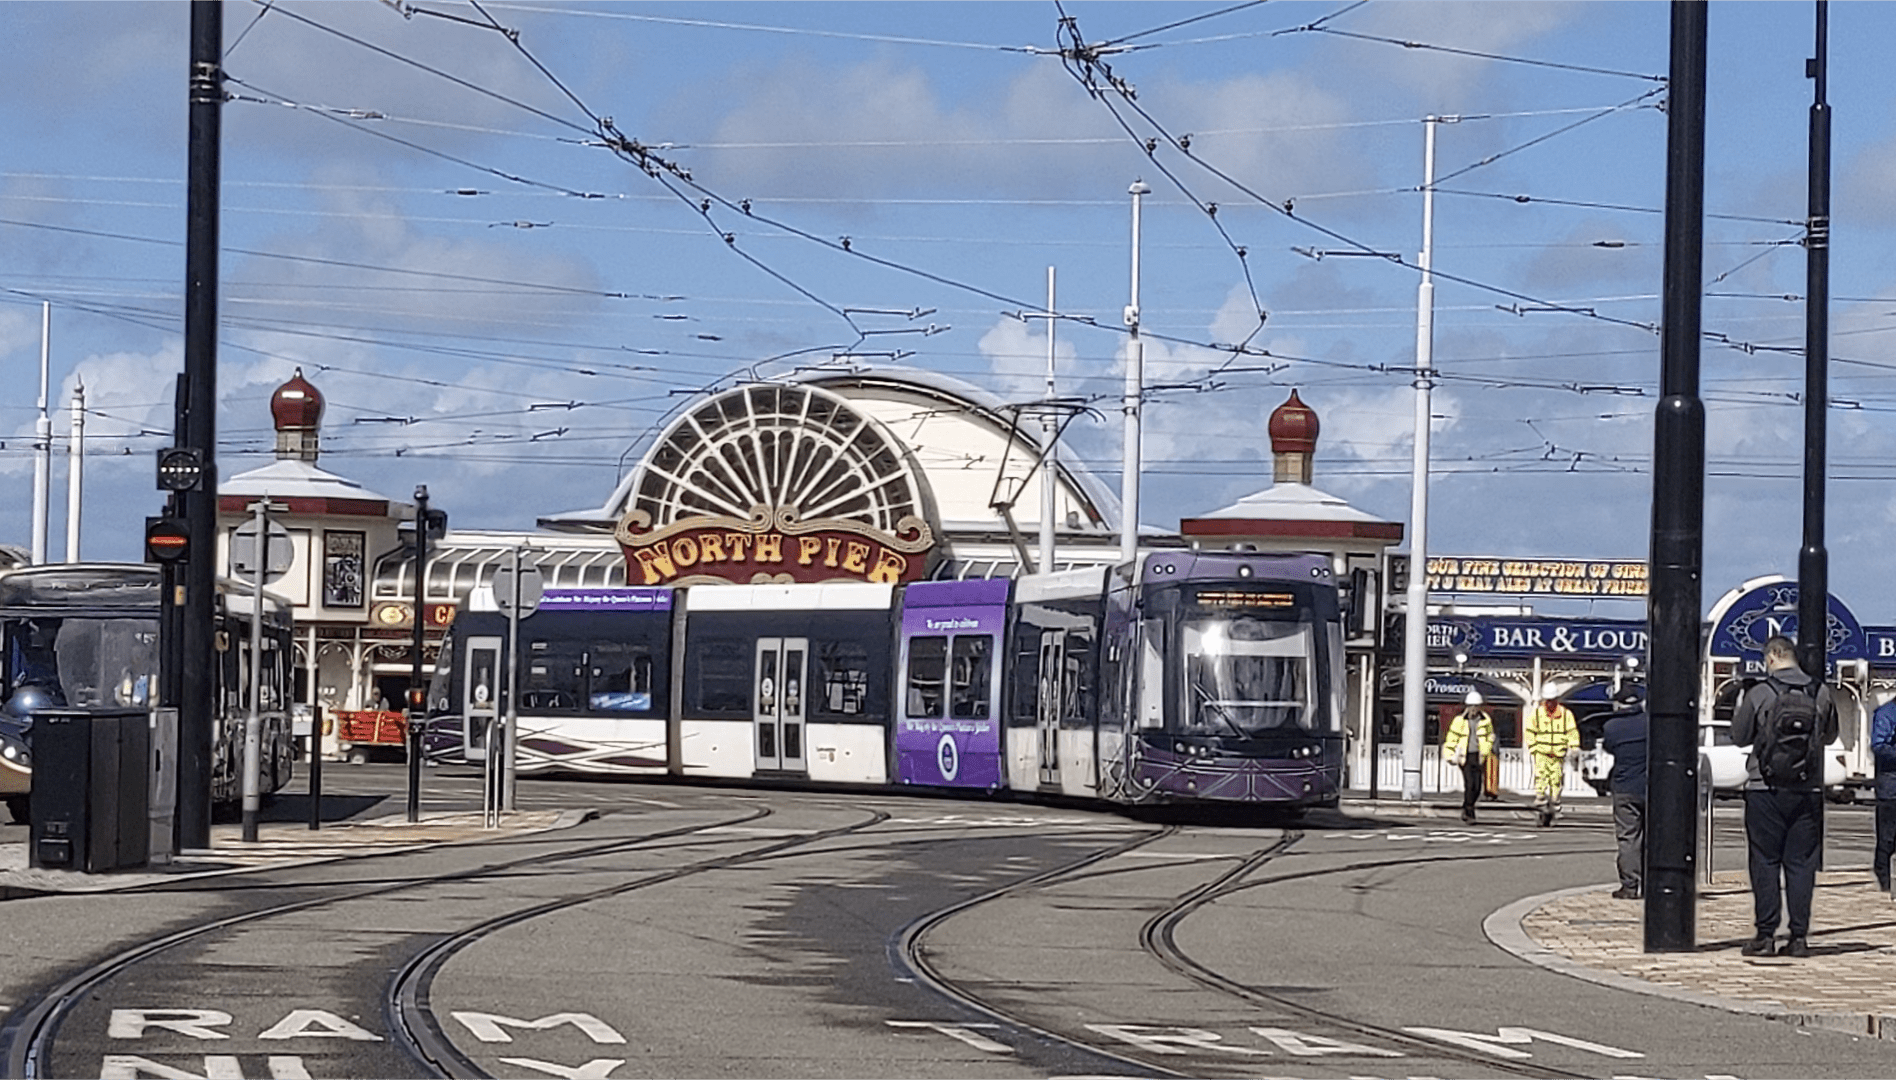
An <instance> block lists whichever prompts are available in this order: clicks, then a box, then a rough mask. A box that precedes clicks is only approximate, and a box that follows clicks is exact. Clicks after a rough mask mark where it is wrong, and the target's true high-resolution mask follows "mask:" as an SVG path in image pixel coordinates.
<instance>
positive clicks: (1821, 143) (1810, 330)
mask: <svg viewBox="0 0 1896 1080" xmlns="http://www.w3.org/2000/svg"><path fill="white" fill-rule="evenodd" d="M1829 38H1830V5H1829V3H1827V2H1826V0H1817V49H1816V55H1815V56H1814V57H1812V58H1811V60H1810V62H1809V64H1808V66H1807V69H1806V72H1805V73H1806V74H1807V75H1809V76H1810V78H1811V80H1812V81H1813V82H1814V84H1815V86H1814V87H1813V90H1812V96H1811V105H1810V221H1809V224H1808V225H1807V226H1806V230H1805V233H1804V276H1805V280H1806V284H1805V288H1804V546H1803V549H1802V550H1800V551H1799V552H1798V553H1797V660H1798V665H1799V666H1800V667H1802V668H1803V669H1804V671H1805V673H1806V674H1808V675H1809V676H1810V677H1811V678H1812V679H1815V680H1818V681H1822V679H1823V677H1824V668H1825V667H1826V666H1827V665H1826V661H1827V660H1828V657H1826V655H1825V652H1826V650H1825V647H1824V645H1825V642H1826V641H1827V639H1828V637H1829V629H1830V627H1829V623H1830V612H1829V598H1830V553H1829V551H1827V550H1826V549H1825V548H1824V479H1825V477H1824V472H1825V460H1824V459H1825V457H1826V456H1827V452H1828V445H1827V444H1828V442H1829V432H1828V423H1829V409H1830V102H1829V100H1828V94H1827V91H1828V89H1829V87H1828V86H1827V85H1826V84H1827V83H1828V82H1829V74H1830V72H1829V68H1830V43H1829Z"/></svg>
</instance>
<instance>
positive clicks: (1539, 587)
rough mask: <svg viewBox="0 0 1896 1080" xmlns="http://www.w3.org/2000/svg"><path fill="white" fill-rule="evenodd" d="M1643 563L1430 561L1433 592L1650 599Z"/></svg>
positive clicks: (1471, 558) (1485, 559)
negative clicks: (1647, 595) (1647, 592)
mask: <svg viewBox="0 0 1896 1080" xmlns="http://www.w3.org/2000/svg"><path fill="white" fill-rule="evenodd" d="M1646 577H1647V574H1646V562H1645V560H1643V559H1518V558H1503V557H1499V556H1495V557H1489V556H1466V555H1444V556H1438V557H1434V558H1431V559H1429V591H1430V592H1434V593H1498V594H1505V595H1508V596H1602V597H1609V596H1617V597H1643V596H1645V595H1646Z"/></svg>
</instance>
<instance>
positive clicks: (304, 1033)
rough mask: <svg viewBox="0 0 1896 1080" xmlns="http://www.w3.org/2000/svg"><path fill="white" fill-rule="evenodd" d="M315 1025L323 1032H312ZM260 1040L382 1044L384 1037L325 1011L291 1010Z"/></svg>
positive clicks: (259, 1036)
mask: <svg viewBox="0 0 1896 1080" xmlns="http://www.w3.org/2000/svg"><path fill="white" fill-rule="evenodd" d="M311 1024H315V1025H317V1026H318V1027H319V1028H321V1030H319V1031H311V1030H310V1029H309V1028H310V1025H311ZM257 1038H259V1039H350V1040H353V1041H355V1042H381V1041H382V1037H381V1036H380V1035H377V1034H376V1033H375V1032H373V1031H365V1030H363V1029H362V1028H359V1027H357V1026H356V1025H354V1024H352V1023H350V1022H349V1021H347V1020H344V1019H343V1018H342V1017H340V1016H337V1015H336V1014H335V1013H332V1012H329V1011H327V1010H324V1009H291V1010H290V1012H289V1015H288V1016H285V1017H284V1018H283V1019H281V1020H278V1021H277V1022H276V1023H275V1024H274V1025H273V1026H271V1028H270V1030H268V1031H266V1032H263V1033H262V1034H260V1035H258V1036H257Z"/></svg>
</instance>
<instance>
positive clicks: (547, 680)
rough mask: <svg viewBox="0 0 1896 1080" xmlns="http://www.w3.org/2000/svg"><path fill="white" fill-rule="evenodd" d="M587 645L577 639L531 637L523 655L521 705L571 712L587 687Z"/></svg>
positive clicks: (543, 710) (537, 708)
mask: <svg viewBox="0 0 1896 1080" xmlns="http://www.w3.org/2000/svg"><path fill="white" fill-rule="evenodd" d="M585 677H586V646H585V645H584V644H583V643H581V642H577V641H532V642H529V643H528V645H527V655H526V656H525V657H523V658H522V661H521V672H520V684H521V685H520V707H521V708H523V709H534V710H537V711H542V712H547V711H552V712H570V711H572V710H576V709H578V708H579V707H580V703H581V702H582V701H584V700H585V691H586V682H585Z"/></svg>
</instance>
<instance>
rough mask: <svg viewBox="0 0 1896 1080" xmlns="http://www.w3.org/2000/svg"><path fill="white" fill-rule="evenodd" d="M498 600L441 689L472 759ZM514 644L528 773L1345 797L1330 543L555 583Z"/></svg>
mask: <svg viewBox="0 0 1896 1080" xmlns="http://www.w3.org/2000/svg"><path fill="white" fill-rule="evenodd" d="M477 595H478V594H477ZM484 606H486V605H483V604H474V605H470V607H471V608H472V610H468V611H465V612H464V613H463V614H462V615H461V616H460V617H459V618H457V619H456V621H455V624H454V628H453V630H452V632H451V635H450V644H449V646H448V648H447V649H445V650H444V653H443V655H444V656H445V657H448V658H449V659H448V663H447V665H446V670H445V671H443V672H441V673H438V675H437V679H436V684H435V690H434V693H433V694H432V695H431V699H432V700H433V702H434V705H435V707H436V710H437V711H438V712H440V713H443V714H447V715H452V716H458V720H459V722H458V723H456V722H454V721H453V720H448V721H447V723H446V726H447V727H448V728H451V729H454V730H456V731H458V732H461V733H462V737H461V738H460V739H458V740H456V742H457V744H458V745H456V746H455V747H454V748H453V749H452V755H453V756H457V757H462V758H464V759H467V760H478V759H479V758H480V757H481V756H482V755H483V753H484V746H482V745H481V743H480V742H479V734H478V733H479V732H480V731H481V730H483V729H484V728H485V724H486V721H487V720H488V718H490V717H497V716H498V715H499V714H500V713H501V712H503V711H504V705H503V698H502V693H503V688H504V682H503V679H504V676H503V674H502V672H503V666H502V665H503V661H504V658H505V657H504V648H503V643H504V642H505V640H506V630H505V621H504V619H502V618H501V617H500V616H499V615H498V613H495V612H492V611H491V610H486V611H483V610H479V609H480V608H481V607H484ZM520 641H521V646H520V650H521V676H520V694H519V697H520V710H519V713H520V728H521V730H520V733H519V738H518V740H517V745H518V750H519V758H518V768H519V770H520V771H522V772H536V771H554V770H558V771H575V772H611V773H633V774H638V773H643V774H670V775H676V776H682V777H693V776H704V777H719V778H725V779H740V780H748V779H755V780H760V781H769V780H791V781H801V782H809V783H817V784H846V785H858V786H880V785H895V784H901V785H917V786H927V787H940V788H958V789H965V790H971V791H999V790H1008V791H1016V792H1024V793H1038V794H1054V795H1061V796H1067V797H1074V798H1088V799H1103V800H1108V801H1112V802H1118V803H1128V804H1140V803H1151V802H1197V801H1218V802H1234V803H1256V804H1268V805H1279V806H1288V807H1303V806H1312V805H1329V804H1334V803H1335V801H1336V799H1337V797H1338V791H1339V788H1340V784H1341V778H1342V763H1343V734H1342V702H1343V680H1342V665H1343V645H1342V626H1341V621H1340V614H1339V604H1338V597H1337V590H1336V586H1335V583H1334V582H1333V581H1332V580H1331V578H1330V569H1329V563H1328V561H1327V560H1326V559H1324V558H1323V557H1321V556H1315V555H1308V556H1306V555H1263V554H1251V553H1244V554H1227V553H1198V552H1187V551H1160V552H1148V553H1145V554H1143V555H1142V556H1141V557H1140V559H1139V561H1138V562H1137V563H1134V564H1132V565H1131V566H1122V567H1116V568H1105V567H1099V568H1093V569H1082V570H1072V571H1065V572H1060V573H1054V574H1044V575H1031V576H1028V577H1024V578H1021V579H1019V580H1018V581H1009V580H1006V579H989V580H979V581H947V582H918V583H916V584H912V585H908V586H906V587H900V588H898V587H894V586H889V585H875V584H854V583H827V584H818V585H713V586H691V587H687V588H684V589H678V590H665V589H630V588H628V589H585V590H557V589H556V590H549V591H548V593H547V594H546V598H545V599H544V600H543V601H542V606H541V609H540V611H539V612H538V613H537V614H535V615H533V616H531V617H530V618H527V619H525V620H523V621H522V622H521V624H520ZM431 728H432V730H434V731H437V732H439V731H442V730H443V728H444V724H443V721H442V719H439V718H438V719H437V720H436V722H435V723H434V724H432V725H431Z"/></svg>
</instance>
